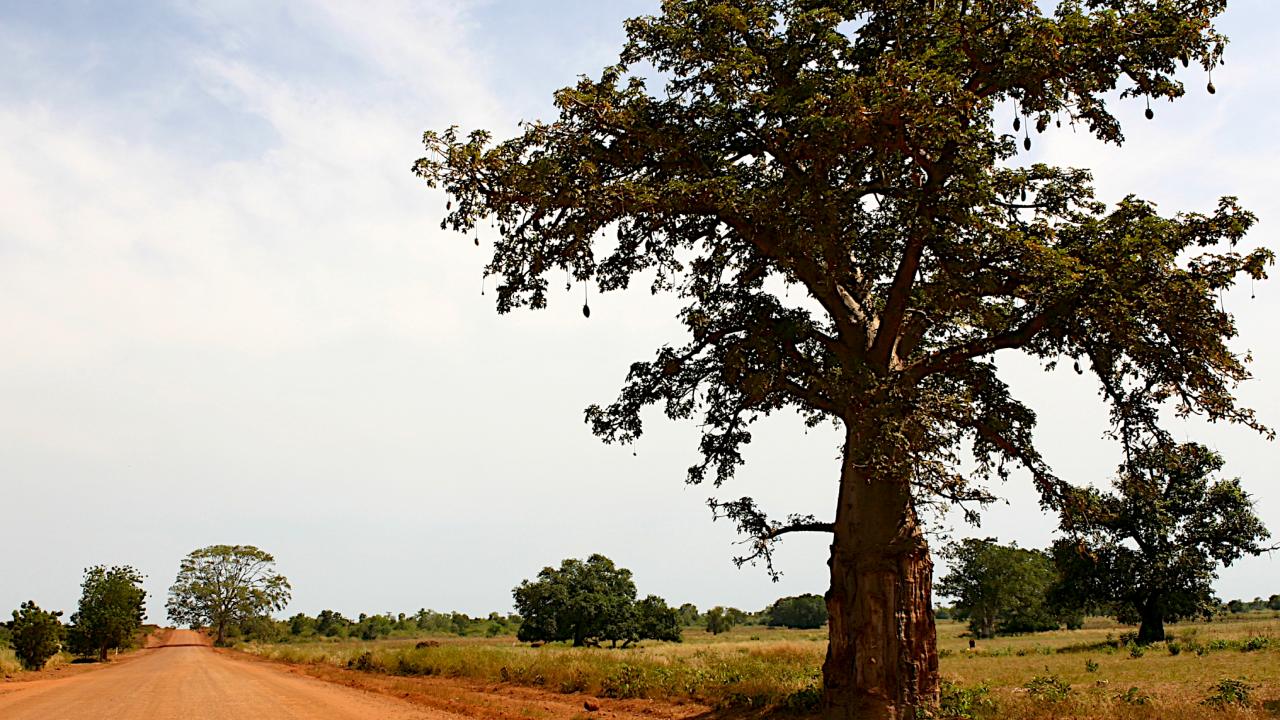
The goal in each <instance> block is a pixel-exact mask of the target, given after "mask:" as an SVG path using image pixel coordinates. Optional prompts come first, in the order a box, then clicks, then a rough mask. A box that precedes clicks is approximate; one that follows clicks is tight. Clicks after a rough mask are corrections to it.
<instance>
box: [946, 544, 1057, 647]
mask: <svg viewBox="0 0 1280 720" xmlns="http://www.w3.org/2000/svg"><path fill="white" fill-rule="evenodd" d="M942 553H943V556H944V557H946V558H947V559H948V560H949V568H950V569H949V572H948V573H947V574H946V575H945V576H944V577H943V578H942V579H941V580H940V581H939V582H938V586H937V592H938V594H939V595H946V596H949V597H953V598H955V600H956V602H955V606H954V608H953V614H954V616H955V617H956V618H957V619H959V620H968V621H969V630H970V631H971V632H972V633H973V634H974V635H977V636H978V637H980V638H990V637H995V635H996V633H1018V632H1035V631H1040V630H1056V629H1057V628H1058V625H1059V622H1060V617H1059V614H1058V613H1055V612H1053V611H1052V610H1051V609H1050V607H1049V605H1048V604H1047V602H1046V594H1047V593H1048V591H1049V588H1050V587H1051V586H1052V585H1053V583H1054V582H1056V581H1057V579H1058V574H1057V571H1056V570H1055V569H1054V566H1053V562H1052V561H1051V560H1050V559H1049V557H1048V556H1047V555H1046V554H1045V553H1043V552H1041V551H1039V550H1023V549H1022V548H1019V547H1018V546H1017V545H1016V544H1013V545H1000V544H998V543H997V542H996V541H995V540H991V539H986V540H979V539H976V538H969V539H966V540H962V541H960V542H955V543H951V544H950V545H948V546H946V547H945V548H944V549H943V551H942Z"/></svg>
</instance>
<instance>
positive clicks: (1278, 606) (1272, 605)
mask: <svg viewBox="0 0 1280 720" xmlns="http://www.w3.org/2000/svg"><path fill="white" fill-rule="evenodd" d="M1267 609H1268V610H1280V595H1272V596H1271V597H1269V598H1267Z"/></svg>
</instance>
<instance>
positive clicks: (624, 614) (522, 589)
mask: <svg viewBox="0 0 1280 720" xmlns="http://www.w3.org/2000/svg"><path fill="white" fill-rule="evenodd" d="M512 594H513V595H514V596H515V606H516V610H517V611H518V612H519V613H520V615H521V616H522V617H523V618H524V622H523V624H521V626H520V630H519V632H518V633H517V634H516V637H517V638H519V639H520V640H521V641H524V642H528V641H552V640H571V641H572V642H573V644H574V646H575V647H581V646H582V645H586V644H587V643H589V642H598V641H600V640H602V639H604V640H609V639H617V638H618V637H619V635H620V634H623V633H624V630H623V628H625V626H626V625H627V623H628V622H629V621H630V611H631V606H632V604H633V603H634V602H635V599H636V586H635V583H634V582H632V580H631V571H630V570H627V569H626V568H619V567H615V566H614V564H613V561H612V560H610V559H609V558H607V557H605V556H603V555H600V554H595V555H592V556H591V557H589V558H587V559H586V560H585V561H583V560H578V559H574V558H569V559H566V560H564V561H562V562H561V563H560V567H559V568H552V567H546V568H543V569H542V571H541V572H539V573H538V579H537V580H534V581H529V580H525V581H523V582H521V583H520V585H519V586H518V587H516V588H515V589H514V590H513V591H512Z"/></svg>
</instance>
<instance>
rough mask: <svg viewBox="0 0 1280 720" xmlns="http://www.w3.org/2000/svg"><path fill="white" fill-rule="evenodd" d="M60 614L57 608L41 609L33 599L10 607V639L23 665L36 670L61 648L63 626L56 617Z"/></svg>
mask: <svg viewBox="0 0 1280 720" xmlns="http://www.w3.org/2000/svg"><path fill="white" fill-rule="evenodd" d="M61 616H62V612H61V611H56V610H55V611H53V612H50V611H47V610H41V609H40V606H38V605H36V604H35V601H33V600H28V601H27V602H24V603H22V605H21V606H20V607H19V609H17V610H14V611H13V622H12V623H11V624H10V626H9V629H10V633H11V635H12V637H11V638H10V642H11V643H13V652H14V654H15V655H17V656H18V662H20V663H22V667H23V668H25V669H27V670H39V669H41V668H43V667H44V664H45V663H47V662H49V658H51V657H53V656H54V655H57V654H58V651H59V650H61V649H62V636H63V633H64V631H65V629H64V628H63V627H62V621H60V620H58V618H59V617H61Z"/></svg>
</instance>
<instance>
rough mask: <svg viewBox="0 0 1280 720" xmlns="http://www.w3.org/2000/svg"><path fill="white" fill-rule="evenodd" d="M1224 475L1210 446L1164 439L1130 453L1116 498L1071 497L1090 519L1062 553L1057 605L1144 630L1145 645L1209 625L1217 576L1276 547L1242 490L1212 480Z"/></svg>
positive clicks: (1075, 522) (1086, 493) (1082, 517)
mask: <svg viewBox="0 0 1280 720" xmlns="http://www.w3.org/2000/svg"><path fill="white" fill-rule="evenodd" d="M1222 465H1223V460H1222V457H1221V456H1220V455H1218V454H1217V453H1215V452H1213V451H1212V450H1210V449H1208V448H1206V447H1204V446H1203V445H1197V444H1195V443H1184V444H1174V443H1172V442H1169V441H1167V439H1160V438H1157V439H1156V440H1155V441H1152V442H1151V443H1149V444H1146V445H1144V446H1143V447H1141V448H1135V449H1133V450H1132V452H1131V454H1130V459H1129V460H1128V461H1127V462H1126V464H1125V465H1124V466H1123V467H1122V468H1121V470H1120V473H1119V475H1118V477H1117V479H1116V482H1115V485H1116V490H1117V491H1116V492H1115V493H1104V492H1101V491H1098V490H1094V489H1087V490H1078V491H1073V497H1074V498H1075V500H1074V501H1075V502H1076V503H1077V504H1078V506H1079V507H1080V508H1082V511H1081V512H1078V513H1076V514H1074V515H1073V516H1071V517H1069V518H1066V519H1064V522H1063V530H1064V531H1065V532H1066V533H1067V535H1068V537H1067V538H1065V539H1063V540H1059V541H1058V542H1056V543H1055V544H1054V548H1053V556H1054V560H1055V562H1056V564H1057V566H1058V568H1059V570H1060V571H1061V573H1062V580H1061V582H1060V583H1059V584H1058V585H1057V586H1056V587H1055V588H1054V589H1053V590H1052V591H1051V592H1052V595H1053V597H1054V598H1055V600H1056V601H1058V602H1064V603H1070V604H1075V605H1084V606H1089V607H1091V608H1093V609H1095V610H1101V611H1105V612H1108V613H1110V614H1112V615H1114V616H1115V618H1116V619H1117V620H1119V621H1120V622H1124V623H1139V622H1140V623H1141V626H1140V628H1139V630H1138V641H1139V642H1142V643H1148V642H1157V641H1160V640H1163V639H1164V623H1165V622H1166V621H1177V620H1179V619H1182V618H1189V617H1195V616H1200V617H1204V618H1209V617H1211V616H1212V614H1213V612H1214V611H1215V610H1216V609H1217V607H1218V601H1217V600H1216V599H1215V598H1214V595H1213V587H1212V583H1213V581H1214V580H1215V579H1217V576H1218V574H1217V568H1218V566H1219V565H1230V564H1231V563H1232V562H1234V561H1235V560H1237V559H1239V558H1240V557H1241V556H1243V555H1246V554H1257V553H1258V552H1260V551H1261V550H1262V546H1261V542H1262V541H1263V540H1265V539H1266V538H1267V537H1268V533H1267V530H1266V528H1264V527H1263V525H1262V522H1261V520H1259V519H1258V517H1257V515H1255V514H1254V512H1253V501H1252V500H1251V499H1250V497H1249V495H1248V494H1247V493H1246V492H1245V491H1244V489H1243V488H1242V487H1241V486H1240V482H1239V481H1238V480H1216V481H1215V480H1212V479H1211V477H1212V476H1213V475H1214V474H1215V473H1217V472H1218V471H1219V470H1221V468H1222Z"/></svg>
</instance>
